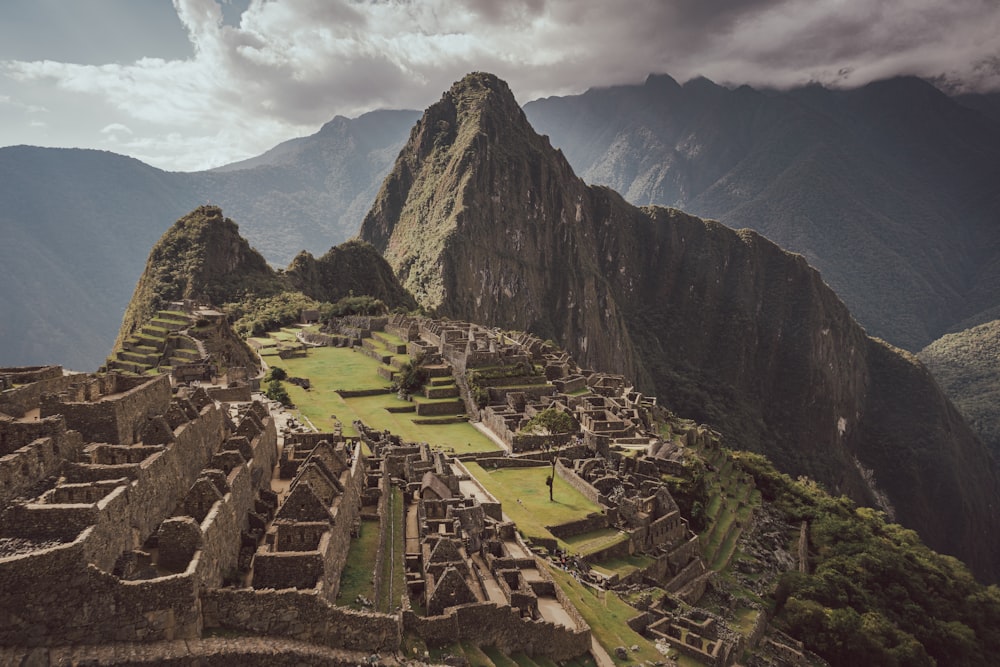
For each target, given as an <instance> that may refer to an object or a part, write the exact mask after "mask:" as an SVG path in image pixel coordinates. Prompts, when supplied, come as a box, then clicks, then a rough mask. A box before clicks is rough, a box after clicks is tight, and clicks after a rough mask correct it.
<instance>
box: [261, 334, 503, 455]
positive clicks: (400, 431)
mask: <svg viewBox="0 0 1000 667" xmlns="http://www.w3.org/2000/svg"><path fill="white" fill-rule="evenodd" d="M272 365H275V366H280V367H282V368H284V369H285V370H286V371H287V372H288V374H289V375H292V376H297V377H304V378H308V379H309V381H310V383H311V384H312V389H310V390H309V391H306V390H304V389H302V388H301V387H298V386H296V385H293V384H291V383H287V382H286V383H285V388H286V389H287V390H288V395H289V396H290V397H291V399H292V402H293V403H295V407H296V408H297V409H298V411H299V412H300V413H302V415H303V416H305V417H307V418H308V419H309V421H311V422H312V423H313V425H314V426H315V427H316V428H318V429H319V430H321V431H329V430H332V429H333V425H334V417H332V416H331V415H336V419H337V420H339V421H340V422H341V424H342V425H343V429H344V430H343V433H344V435H347V436H351V435H357V433H355V431H354V428H353V427H352V426H351V424H352V423H353V422H354V420H355V419H360V420H361V421H363V422H364V423H366V424H368V426H370V427H372V428H375V429H379V430H383V429H388V430H389V431H391V432H392V433H395V434H396V435H398V436H400V437H401V438H403V439H404V440H409V441H412V442H427V443H430V444H431V445H434V446H440V447H451V448H452V449H454V450H455V453H456V454H462V453H465V452H491V451H496V450H497V449H499V448H498V447H497V445H496V443H494V442H493V441H492V440H490V439H489V438H487V437H486V436H485V435H483V434H482V433H480V432H479V431H478V430H477V429H476V428H475V427H474V426H472V425H471V424H468V423H459V424H414V423H413V418H414V417H416V415H415V414H414V413H390V412H387V411H386V409H385V408H386V407H391V406H408V405H412V403H407V402H406V401H402V400H400V399H399V398H398V397H397V396H396V395H395V394H380V395H377V396H359V397H357V398H348V399H344V398H341V397H340V395H339V394H337V393H336V390H337V389H348V390H361V389H381V388H384V387H388V386H389V381H388V380H386V379H385V378H383V377H380V376H379V375H378V368H379V366H381V364H380V363H379V362H378V361H377V360H375V359H372V358H371V357H369V356H367V355H365V354H363V353H361V352H356V351H354V350H352V349H351V348H345V347H317V348H309V353H308V356H306V357H303V358H294V359H282V360H280V361H274V362H273V364H272ZM443 400H454V399H443ZM423 401H424V402H434V401H428V400H427V399H423Z"/></svg>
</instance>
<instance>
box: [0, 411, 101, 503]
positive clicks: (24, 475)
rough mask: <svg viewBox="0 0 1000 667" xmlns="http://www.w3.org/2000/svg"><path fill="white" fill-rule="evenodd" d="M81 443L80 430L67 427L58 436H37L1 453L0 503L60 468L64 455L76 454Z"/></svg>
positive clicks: (72, 456)
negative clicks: (65, 430)
mask: <svg viewBox="0 0 1000 667" xmlns="http://www.w3.org/2000/svg"><path fill="white" fill-rule="evenodd" d="M59 422H60V423H62V420H59ZM82 447H83V442H82V439H81V437H80V434H79V433H77V432H76V431H69V432H68V433H66V434H64V435H62V436H61V437H58V438H53V437H43V438H39V439H37V440H35V441H33V442H32V443H30V444H28V445H25V446H24V447H20V448H18V449H16V450H14V451H13V452H11V453H10V454H6V455H4V456H2V457H0V503H6V502H8V501H9V500H11V499H12V498H16V497H17V496H18V495H20V494H21V493H25V492H27V491H28V490H29V489H31V488H32V487H34V486H35V485H37V484H38V483H39V482H40V481H41V480H43V479H45V478H46V477H49V476H51V475H53V474H55V473H57V472H59V470H60V469H61V468H62V467H63V464H64V462H65V461H66V459H67V458H75V457H76V455H77V453H78V452H79V451H80V449H81V448H82Z"/></svg>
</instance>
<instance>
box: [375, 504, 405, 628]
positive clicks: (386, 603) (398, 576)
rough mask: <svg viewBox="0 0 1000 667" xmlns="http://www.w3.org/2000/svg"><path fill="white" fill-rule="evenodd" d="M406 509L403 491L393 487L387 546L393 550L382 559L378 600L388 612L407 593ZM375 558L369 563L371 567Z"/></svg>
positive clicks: (398, 603)
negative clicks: (405, 559)
mask: <svg viewBox="0 0 1000 667" xmlns="http://www.w3.org/2000/svg"><path fill="white" fill-rule="evenodd" d="M404 510H405V507H404V501H403V492H402V491H401V490H400V489H399V488H397V487H395V486H394V487H392V492H391V495H390V496H389V516H390V520H391V521H392V525H391V526H389V531H388V533H387V534H386V537H387V539H388V541H389V544H387V545H386V546H387V547H389V548H390V549H391V551H390V552H389V553H387V554H385V557H384V558H383V559H382V582H383V583H382V590H380V591H379V599H378V601H377V602H376V604H377V606H378V610H379V611H382V612H385V613H387V614H391V613H394V612H395V610H396V609H397V608H398V607H399V605H400V600H401V598H402V596H403V595H404V594H405V593H406V564H405V563H404V562H403V554H404V553H405V552H406V544H405V539H404V535H403V529H404V527H403V512H404ZM374 563H375V559H374V558H372V560H371V561H370V562H369V563H368V566H369V567H371V565H372V564H374Z"/></svg>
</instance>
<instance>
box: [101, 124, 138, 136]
mask: <svg viewBox="0 0 1000 667" xmlns="http://www.w3.org/2000/svg"><path fill="white" fill-rule="evenodd" d="M101 134H107V135H110V136H114V135H117V134H135V133H134V132H132V130H131V129H129V126H128V125H124V124H122V123H111V124H110V125H105V126H104V127H103V128H101Z"/></svg>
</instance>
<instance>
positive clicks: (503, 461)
mask: <svg viewBox="0 0 1000 667" xmlns="http://www.w3.org/2000/svg"><path fill="white" fill-rule="evenodd" d="M475 461H476V463H478V464H479V465H480V466H482V467H483V468H540V467H541V466H548V465H549V462H548V461H545V460H542V459H527V458H517V457H513V456H495V455H494V454H493V453H492V452H487V453H486V455H485V456H478V457H476V458H475Z"/></svg>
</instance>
